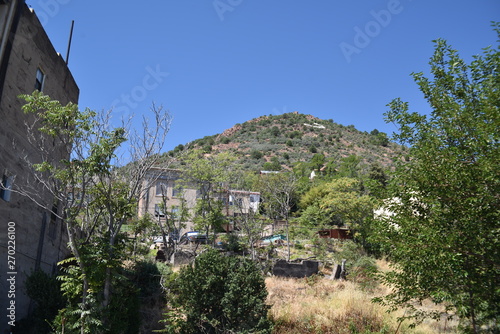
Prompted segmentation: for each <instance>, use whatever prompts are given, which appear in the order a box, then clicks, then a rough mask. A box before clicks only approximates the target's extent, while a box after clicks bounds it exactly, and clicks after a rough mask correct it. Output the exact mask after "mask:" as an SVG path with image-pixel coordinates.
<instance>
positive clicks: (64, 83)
mask: <svg viewBox="0 0 500 334" xmlns="http://www.w3.org/2000/svg"><path fill="white" fill-rule="evenodd" d="M0 6H7V5H0ZM20 8H21V11H20V12H19V16H18V21H17V29H15V30H12V31H10V33H9V34H8V36H9V40H8V43H7V44H10V46H8V47H7V48H5V50H6V51H7V52H6V53H4V54H3V58H2V59H1V61H2V62H3V64H5V65H6V66H2V71H3V73H1V75H0V78H3V80H0V92H1V95H0V119H1V121H0V157H1V158H0V178H3V177H5V176H6V177H12V178H13V180H14V187H20V188H22V187H25V186H26V185H28V184H29V185H30V186H31V187H33V190H34V193H35V195H36V196H38V197H39V198H42V202H41V203H40V204H42V205H44V206H45V207H46V208H48V209H50V208H51V207H52V205H53V201H54V199H53V198H52V197H51V196H50V194H48V193H43V190H42V189H41V188H40V187H37V184H36V182H34V181H33V180H32V179H30V175H32V174H31V173H30V170H29V168H28V167H27V164H26V163H25V160H26V159H25V157H27V158H28V159H29V160H30V161H32V162H39V161H41V158H40V155H39V154H38V151H37V150H36V148H35V147H34V146H32V145H31V144H30V143H29V142H28V140H27V135H26V134H27V130H26V125H25V121H32V119H30V118H29V117H28V116H26V115H25V114H24V113H23V112H22V110H21V106H22V105H23V101H22V100H20V99H19V98H18V95H19V94H31V93H32V92H33V91H34V88H35V78H36V73H37V69H38V68H40V69H41V70H42V71H43V72H44V74H45V80H44V84H43V88H42V91H43V93H45V94H47V95H49V96H50V97H51V98H52V99H55V100H59V101H60V102H61V103H63V104H66V103H68V102H70V101H72V102H74V103H77V102H78V96H79V89H78V86H77V85H76V83H75V80H74V79H73V77H72V75H71V73H70V71H69V69H68V67H67V66H66V64H65V62H64V60H63V59H62V57H61V56H60V55H59V54H57V53H56V51H55V50H54V47H53V46H52V44H51V42H50V40H49V38H48V36H47V35H46V33H45V31H44V30H43V27H42V26H41V24H40V21H39V20H38V18H37V17H36V15H35V14H34V13H33V12H32V11H31V10H30V9H29V8H28V7H27V6H26V5H24V4H23V5H22V6H21V7H20ZM13 27H14V28H15V27H16V25H12V27H10V28H9V29H12V28H13ZM46 145H47V148H50V149H51V150H52V152H54V154H55V156H56V157H57V156H59V157H61V156H64V155H66V152H63V151H62V150H60V148H59V147H57V143H55V142H53V141H50V142H47V144H46ZM53 156H54V155H53ZM0 180H1V179H0ZM40 195H41V196H40ZM9 222H12V223H11V224H10V225H13V224H14V226H15V247H16V248H15V271H14V270H12V269H11V268H9V267H8V263H7V259H6V258H7V255H6V253H7V251H8V239H7V237H8V235H7V228H8V224H9ZM66 245H67V233H66V230H65V227H64V225H63V224H62V222H61V221H59V220H58V219H55V217H53V216H52V215H51V214H50V212H49V210H47V209H42V208H40V207H39V206H37V205H36V204H34V203H33V201H31V200H30V199H28V198H26V197H23V196H20V195H18V194H16V193H14V192H13V193H11V196H10V200H9V201H5V200H3V199H0V254H1V257H0V310H2V311H1V312H0V333H3V332H4V331H5V330H6V328H7V320H9V319H8V318H7V317H6V316H5V314H4V313H5V310H6V308H7V303H8V302H10V300H15V303H16V304H15V305H16V320H20V319H21V318H22V317H25V316H26V315H27V314H28V311H29V310H30V300H29V298H27V296H26V294H25V289H24V280H25V279H26V277H27V275H29V274H30V273H31V272H32V271H33V270H34V269H35V267H39V268H41V269H42V270H44V271H46V272H48V273H53V272H54V271H55V264H56V263H57V262H58V261H59V260H61V259H62V258H63V257H65V256H66V255H67V254H68V250H67V246H66ZM9 264H10V263H9ZM8 272H16V273H17V274H16V279H15V282H16V284H15V288H16V289H15V290H16V291H15V298H14V299H12V298H7V294H8V291H9V289H10V284H7V282H6V279H7V278H8V277H9V275H8V274H7V273H8Z"/></svg>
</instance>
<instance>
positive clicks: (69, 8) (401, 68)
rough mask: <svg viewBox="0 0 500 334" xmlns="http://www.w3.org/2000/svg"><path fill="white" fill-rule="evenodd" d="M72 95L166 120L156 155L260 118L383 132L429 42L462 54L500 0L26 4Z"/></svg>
mask: <svg viewBox="0 0 500 334" xmlns="http://www.w3.org/2000/svg"><path fill="white" fill-rule="evenodd" d="M27 4H28V5H29V6H30V7H32V8H33V9H34V10H35V12H36V13H37V14H38V16H39V17H40V20H41V21H42V23H43V24H44V26H45V29H46V31H47V33H48V35H49V38H50V39H51V40H52V43H53V44H54V46H55V48H56V50H57V51H58V52H60V53H61V54H63V56H65V55H66V49H67V42H68V36H69V29H70V25H71V20H75V28H74V34H73V43H72V46H71V54H70V58H69V67H70V69H71V71H72V73H73V75H74V77H75V79H76V81H77V83H78V85H79V87H80V101H79V104H80V107H81V108H85V107H89V108H91V109H95V110H101V109H105V110H107V109H110V108H112V107H114V117H115V118H116V119H119V118H120V117H127V116H128V115H130V114H135V115H137V116H141V115H142V114H143V113H147V112H148V110H149V107H150V105H151V102H152V101H154V102H155V103H156V104H162V105H163V106H164V107H165V108H167V109H168V110H170V112H171V114H172V116H173V122H172V125H171V130H170V133H169V135H168V138H167V142H166V143H165V150H169V149H172V148H174V147H175V146H176V145H178V144H185V143H187V142H189V141H191V140H194V139H197V138H201V137H204V136H207V135H213V134H217V133H221V132H222V131H224V130H225V129H227V128H230V127H231V126H233V125H234V124H236V123H243V122H245V121H247V120H250V119H252V118H255V117H258V116H262V115H269V114H273V115H279V114H282V113H285V112H292V111H299V112H300V113H304V114H311V115H314V116H316V117H319V118H321V119H333V120H334V121H335V122H337V123H340V124H343V125H350V124H353V125H354V126H355V127H356V128H357V129H359V130H362V131H368V132H369V131H371V130H373V129H375V128H376V129H378V130H380V131H385V132H387V133H389V134H390V133H392V132H393V131H394V130H395V128H394V126H393V125H391V124H386V123H385V122H384V120H383V113H384V112H385V111H386V110H387V107H386V104H387V103H388V102H390V101H391V100H392V99H393V98H396V97H401V98H402V99H403V100H406V101H409V102H410V108H411V109H412V110H413V111H419V112H427V111H428V109H427V107H426V104H425V103H424V101H423V99H422V96H421V94H420V92H419V91H418V88H417V86H416V85H415V84H414V82H413V80H412V78H411V77H410V73H411V72H420V71H424V72H427V71H428V68H429V66H428V62H429V57H431V55H432V52H433V49H434V46H433V43H432V40H434V39H437V38H444V39H446V40H448V42H449V43H450V44H451V45H453V47H454V48H456V49H457V50H458V51H459V53H460V55H461V56H462V57H463V58H465V59H466V60H468V61H470V59H471V56H472V55H474V54H478V53H480V52H481V50H482V48H484V47H486V46H488V45H496V41H497V37H496V35H495V33H494V32H493V30H492V29H491V25H490V22H491V21H494V20H496V21H499V20H500V1H499V0H475V1H472V0H471V1H464V0H438V1H437V0H434V1H432V0H401V1H396V0H359V1H354V0H353V1H339V0H316V1H310V0H309V1H306V0H252V1H251V0H216V1H214V0H203V1H202V0H196V1H195V0H148V1H142V2H140V1H114V0H105V1H96V0H88V1H77V0H27Z"/></svg>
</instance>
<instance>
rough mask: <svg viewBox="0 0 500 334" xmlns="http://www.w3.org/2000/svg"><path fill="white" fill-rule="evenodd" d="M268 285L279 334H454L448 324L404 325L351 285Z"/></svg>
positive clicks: (278, 281)
mask: <svg viewBox="0 0 500 334" xmlns="http://www.w3.org/2000/svg"><path fill="white" fill-rule="evenodd" d="M266 285H267V288H268V291H269V296H268V302H269V304H271V305H272V308H271V311H270V315H271V317H272V319H273V320H274V321H275V323H276V325H275V330H274V332H273V333H275V334H285V333H286V334H292V333H325V334H328V333H332V334H337V333H338V334H343V333H363V334H368V333H396V331H397V333H421V334H424V333H445V332H446V333H453V328H451V326H450V324H447V325H448V326H447V327H448V329H447V330H446V329H445V328H446V327H445V326H446V324H445V322H444V320H443V321H441V322H436V321H433V322H429V323H424V324H422V325H420V326H418V327H417V328H415V329H410V328H409V327H408V324H407V323H402V324H401V325H400V324H399V323H398V321H397V317H398V316H401V315H402V314H401V313H400V314H388V313H387V312H385V309H384V308H383V307H382V306H380V305H378V304H374V303H372V302H371V298H372V297H374V296H375V295H374V294H372V293H369V292H366V291H362V290H361V289H360V288H359V287H358V286H357V285H356V284H355V283H352V282H349V281H332V280H329V279H326V278H322V277H317V278H309V279H292V278H278V277H268V278H267V279H266ZM383 289H384V288H383V287H380V288H378V289H377V290H376V292H374V293H376V294H379V293H381V292H383ZM450 329H452V330H451V331H450Z"/></svg>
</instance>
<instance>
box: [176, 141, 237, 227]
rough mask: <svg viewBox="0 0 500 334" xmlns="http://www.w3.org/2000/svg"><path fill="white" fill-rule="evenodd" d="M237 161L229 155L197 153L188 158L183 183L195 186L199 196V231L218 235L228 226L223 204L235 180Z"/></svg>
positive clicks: (196, 212) (196, 220)
mask: <svg viewBox="0 0 500 334" xmlns="http://www.w3.org/2000/svg"><path fill="white" fill-rule="evenodd" d="M235 160H236V157H235V156H234V155H233V154H231V153H228V152H224V153H220V154H217V155H210V156H205V155H203V154H202V152H200V151H198V150H195V151H193V152H191V153H190V154H189V155H188V156H186V157H185V159H184V162H185V163H186V166H187V169H186V171H185V173H184V181H185V182H187V183H189V184H194V185H196V186H197V188H198V191H199V194H200V196H199V198H198V201H197V204H196V207H195V209H194V217H193V221H194V223H195V226H196V228H198V229H202V230H205V231H206V232H207V233H208V232H209V231H210V230H212V231H213V233H215V232H216V231H217V230H218V229H220V228H221V226H222V224H223V223H225V217H224V214H223V208H224V205H223V203H224V200H227V187H228V185H229V184H230V182H231V180H232V178H233V177H234V170H235V166H234V161H235Z"/></svg>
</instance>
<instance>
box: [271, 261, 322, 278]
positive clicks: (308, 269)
mask: <svg viewBox="0 0 500 334" xmlns="http://www.w3.org/2000/svg"><path fill="white" fill-rule="evenodd" d="M318 270H319V263H318V262H317V261H302V262H301V263H292V262H287V261H285V260H279V261H277V262H276V263H275V265H274V267H273V275H275V276H281V277H296V278H302V277H309V276H311V275H314V274H317V273H318Z"/></svg>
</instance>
